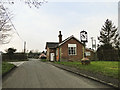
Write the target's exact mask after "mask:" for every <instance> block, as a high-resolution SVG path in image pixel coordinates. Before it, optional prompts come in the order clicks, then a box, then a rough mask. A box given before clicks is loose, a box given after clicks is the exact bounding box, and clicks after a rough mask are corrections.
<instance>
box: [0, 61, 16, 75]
mask: <svg viewBox="0 0 120 90" xmlns="http://www.w3.org/2000/svg"><path fill="white" fill-rule="evenodd" d="M13 67H14V65H13V64H10V63H7V62H2V75H3V74H4V73H6V72H8V71H9V70H11V69H12V68H13Z"/></svg>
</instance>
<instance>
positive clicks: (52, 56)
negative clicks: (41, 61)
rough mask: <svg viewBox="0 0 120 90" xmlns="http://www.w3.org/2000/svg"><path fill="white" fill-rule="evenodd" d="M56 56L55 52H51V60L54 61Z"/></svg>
mask: <svg viewBox="0 0 120 90" xmlns="http://www.w3.org/2000/svg"><path fill="white" fill-rule="evenodd" d="M54 58H55V54H54V53H50V61H54Z"/></svg>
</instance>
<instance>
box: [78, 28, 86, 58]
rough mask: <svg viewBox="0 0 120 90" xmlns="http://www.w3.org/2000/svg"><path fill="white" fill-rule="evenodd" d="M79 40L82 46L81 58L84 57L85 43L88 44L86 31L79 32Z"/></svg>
mask: <svg viewBox="0 0 120 90" xmlns="http://www.w3.org/2000/svg"><path fill="white" fill-rule="evenodd" d="M80 40H81V42H82V43H83V44H84V46H83V58H84V57H85V43H86V42H88V37H87V32H86V31H84V30H83V31H81V32H80Z"/></svg>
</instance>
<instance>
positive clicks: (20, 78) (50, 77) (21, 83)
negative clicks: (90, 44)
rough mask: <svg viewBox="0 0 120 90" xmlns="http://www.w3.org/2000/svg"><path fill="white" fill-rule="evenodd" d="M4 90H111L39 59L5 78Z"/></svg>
mask: <svg viewBox="0 0 120 90" xmlns="http://www.w3.org/2000/svg"><path fill="white" fill-rule="evenodd" d="M2 86H3V88H111V87H109V86H107V85H104V84H102V83H99V82H96V81H93V80H91V79H87V78H85V77H82V76H78V75H75V74H72V73H70V72H67V71H64V70H62V69H59V68H57V67H55V66H53V65H51V64H47V63H45V62H41V61H39V60H37V59H31V60H30V61H27V62H24V63H22V64H21V65H20V66H19V67H17V68H16V69H15V70H13V71H12V72H11V73H9V74H8V75H7V76H5V77H4V78H3V84H2Z"/></svg>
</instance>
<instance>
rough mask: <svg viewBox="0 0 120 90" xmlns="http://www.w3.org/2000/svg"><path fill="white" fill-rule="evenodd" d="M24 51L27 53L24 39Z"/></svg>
mask: <svg viewBox="0 0 120 90" xmlns="http://www.w3.org/2000/svg"><path fill="white" fill-rule="evenodd" d="M24 53H26V41H24Z"/></svg>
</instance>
